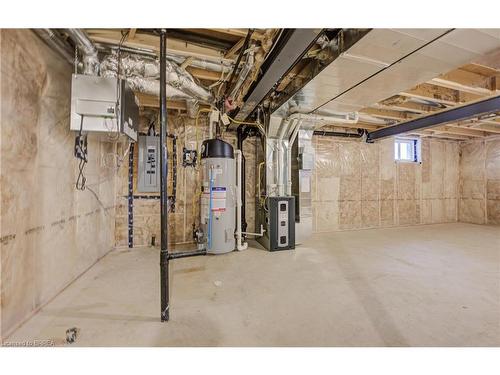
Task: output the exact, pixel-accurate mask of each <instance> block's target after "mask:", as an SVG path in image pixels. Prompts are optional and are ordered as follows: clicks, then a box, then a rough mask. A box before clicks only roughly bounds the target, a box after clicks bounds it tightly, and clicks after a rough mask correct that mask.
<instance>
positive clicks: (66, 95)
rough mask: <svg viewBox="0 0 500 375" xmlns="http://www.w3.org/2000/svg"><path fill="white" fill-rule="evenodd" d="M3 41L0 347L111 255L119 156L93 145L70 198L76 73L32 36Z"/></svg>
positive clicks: (4, 35) (19, 34) (107, 145)
mask: <svg viewBox="0 0 500 375" xmlns="http://www.w3.org/2000/svg"><path fill="white" fill-rule="evenodd" d="M0 40H1V42H0V43H1V44H0V49H1V52H0V53H1V54H0V71H1V81H0V86H1V116H0V121H1V124H0V126H1V133H0V134H1V151H0V155H1V165H0V180H1V181H0V183H1V195H0V196H1V216H0V219H1V233H0V246H1V249H0V263H1V278H0V279H1V294H0V296H1V327H0V328H1V332H0V334H1V336H2V337H3V338H5V336H6V335H8V334H9V333H10V332H12V330H13V329H14V328H16V327H17V326H18V325H19V324H20V323H21V322H23V321H24V320H25V319H27V318H28V317H29V316H30V315H31V314H32V313H33V312H34V311H36V310H37V309H38V308H39V307H40V306H42V305H43V304H44V303H46V302H47V301H49V300H50V299H51V298H52V297H54V296H55V295H57V294H58V293H59V292H60V291H61V290H62V289H64V287H66V286H67V285H68V284H69V283H70V282H71V281H73V280H74V279H75V278H76V277H78V276H79V275H80V274H81V273H82V272H84V271H85V270H86V269H87V268H89V267H90V266H91V265H92V264H94V263H95V262H96V261H97V260H98V259H99V258H100V257H102V256H103V255H104V254H106V253H107V252H108V251H109V250H110V249H111V248H112V246H113V244H114V225H115V218H114V202H115V172H116V167H115V166H110V165H109V163H107V162H106V160H108V159H114V157H112V155H114V154H115V147H116V146H115V145H114V143H113V142H110V141H107V140H102V139H101V140H99V139H96V138H93V137H90V138H89V144H88V150H89V151H88V152H89V163H88V165H87V167H86V171H85V173H86V177H87V184H88V186H89V188H88V189H87V190H85V191H78V190H76V189H75V181H76V178H77V172H78V162H77V160H76V159H75V158H74V157H73V149H74V133H72V132H70V130H69V118H70V115H69V107H70V88H71V73H72V66H71V65H70V64H68V63H67V62H65V61H64V59H63V58H61V57H60V56H59V55H57V54H56V53H55V52H53V51H52V50H51V49H50V48H49V47H47V46H46V45H45V44H44V43H43V42H41V41H40V40H39V39H38V38H37V36H36V35H35V34H34V33H33V32H32V31H30V30H1V31H0ZM110 155H111V157H110V158H108V156H110ZM91 190H92V191H91ZM67 328H69V327H61V330H62V331H61V332H64V330H66V329H67Z"/></svg>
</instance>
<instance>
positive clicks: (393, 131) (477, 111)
mask: <svg viewBox="0 0 500 375" xmlns="http://www.w3.org/2000/svg"><path fill="white" fill-rule="evenodd" d="M496 111H500V96H495V97H492V98H488V99H484V100H481V101H478V102H474V103H470V104H466V105H463V106H460V107H455V108H450V109H448V110H445V111H441V112H437V113H433V114H431V115H428V116H425V117H419V118H416V119H414V120H410V121H405V122H402V123H399V124H397V125H394V126H389V127H387V128H382V129H379V130H375V131H373V132H370V133H368V135H367V138H366V141H367V142H373V141H375V140H377V139H382V138H387V137H391V136H394V135H398V134H402V133H407V132H411V131H415V130H422V129H428V128H432V127H435V126H439V125H443V124H446V123H450V122H456V121H462V120H466V119H468V118H473V117H478V116H481V115H485V114H488V113H492V112H496Z"/></svg>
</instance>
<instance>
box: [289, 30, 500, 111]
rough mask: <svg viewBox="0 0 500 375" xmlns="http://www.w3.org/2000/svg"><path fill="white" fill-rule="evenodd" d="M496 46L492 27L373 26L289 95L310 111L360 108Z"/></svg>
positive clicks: (443, 71) (494, 32) (499, 42)
mask: <svg viewBox="0 0 500 375" xmlns="http://www.w3.org/2000/svg"><path fill="white" fill-rule="evenodd" d="M499 47H500V37H499V36H498V32H496V31H495V30H487V29H373V30H371V31H370V32H368V33H367V34H366V35H365V36H364V37H363V38H361V40H359V41H358V42H357V43H356V44H354V45H353V46H352V47H351V48H349V49H348V50H347V51H345V52H344V53H342V54H341V55H340V56H339V57H338V58H337V59H335V60H334V61H333V62H332V63H331V64H329V65H328V66H327V67H326V68H325V69H323V70H322V71H321V72H320V73H319V74H318V75H317V76H316V77H314V78H313V79H312V80H311V81H310V82H309V83H308V84H307V85H306V86H305V87H304V88H303V89H302V90H300V91H299V92H298V93H297V94H296V95H295V96H294V97H293V98H292V99H291V100H293V102H295V103H297V104H298V105H300V106H301V107H303V108H307V109H308V112H309V113H317V112H318V111H320V110H321V111H323V110H332V111H336V112H344V113H346V112H353V111H359V110H360V109H362V108H364V107H367V106H371V105H373V104H375V103H377V102H379V101H380V100H383V99H386V98H388V97H391V96H393V95H396V94H398V93H400V92H402V91H404V90H407V89H409V88H411V87H414V86H415V85H417V84H419V83H422V82H426V81H429V80H431V79H433V78H435V77H436V76H438V75H440V74H442V73H445V72H448V71H450V70H452V69H455V68H457V67H459V66H461V65H464V64H467V63H469V62H471V61H473V60H476V59H478V58H479V57H481V56H483V55H485V54H487V53H488V52H490V51H492V50H495V49H497V48H499ZM280 109H281V108H280Z"/></svg>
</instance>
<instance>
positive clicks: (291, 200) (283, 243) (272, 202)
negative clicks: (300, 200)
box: [257, 196, 295, 251]
mask: <svg viewBox="0 0 500 375" xmlns="http://www.w3.org/2000/svg"><path fill="white" fill-rule="evenodd" d="M266 205H267V210H260V211H259V220H258V225H259V226H260V224H262V225H263V226H264V228H266V231H265V232H264V235H263V236H262V237H259V238H258V239H257V240H258V241H259V242H260V243H261V244H262V245H263V246H264V247H265V248H266V249H267V250H269V251H278V250H289V249H295V197H293V196H291V197H267V198H266Z"/></svg>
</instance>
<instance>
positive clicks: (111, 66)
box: [101, 53, 213, 102]
mask: <svg viewBox="0 0 500 375" xmlns="http://www.w3.org/2000/svg"><path fill="white" fill-rule="evenodd" d="M166 69H167V83H168V84H167V88H168V87H169V86H170V87H172V88H174V89H176V90H177V92H182V93H184V96H187V97H188V98H192V99H199V100H202V101H205V102H210V101H212V99H213V96H212V94H211V93H210V91H208V90H207V89H205V88H203V87H201V86H199V85H198V84H196V82H195V81H194V79H193V77H192V76H191V74H189V73H188V72H187V71H185V70H184V69H182V68H181V67H179V66H177V65H176V64H175V63H173V62H171V61H168V60H167V61H166ZM117 71H118V56H117V54H116V53H112V54H109V55H107V56H106V57H104V58H103V60H102V62H101V75H104V76H106V75H107V76H110V75H113V76H116V72H117ZM120 71H121V72H123V76H124V77H125V78H126V79H127V80H128V79H129V77H140V78H145V79H149V80H151V81H152V80H156V79H157V78H158V77H159V74H160V67H159V63H158V61H157V60H155V59H152V58H147V57H143V56H137V55H131V54H122V56H121V60H120ZM158 85H159V83H158ZM149 86H151V88H152V89H153V83H152V82H151V84H148V87H149ZM152 89H151V90H148V91H147V92H148V93H152V94H155V93H157V92H159V86H158V91H157V89H156V84H154V92H153V90H152ZM140 91H141V90H140ZM170 91H172V92H173V90H170ZM143 92H145V91H143ZM156 95H157V94H156ZM167 96H169V94H168V93H167Z"/></svg>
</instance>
